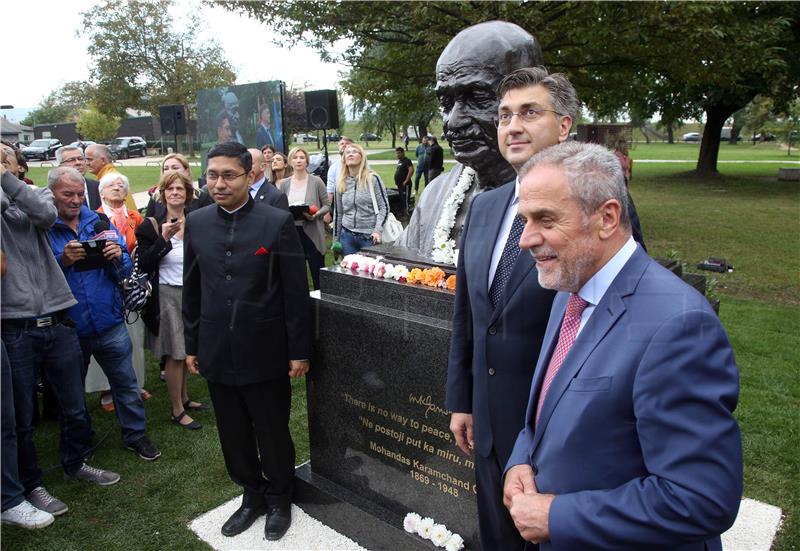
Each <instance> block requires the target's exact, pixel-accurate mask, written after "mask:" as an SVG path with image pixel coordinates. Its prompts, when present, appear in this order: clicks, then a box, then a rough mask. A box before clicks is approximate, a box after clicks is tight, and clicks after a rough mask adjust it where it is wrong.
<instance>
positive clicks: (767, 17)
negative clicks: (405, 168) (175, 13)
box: [225, 0, 800, 174]
mask: <svg viewBox="0 0 800 551" xmlns="http://www.w3.org/2000/svg"><path fill="white" fill-rule="evenodd" d="M225 5H226V7H228V8H229V9H232V10H236V11H239V12H242V13H246V14H249V15H251V16H252V17H255V18H257V19H260V20H261V21H264V22H265V23H267V24H269V25H271V26H272V27H273V28H274V29H275V30H276V36H278V37H281V40H282V41H283V42H284V43H288V44H291V43H294V42H298V41H304V42H306V43H307V44H309V45H311V46H313V47H315V48H316V49H317V51H318V52H320V55H321V57H322V58H323V59H330V58H331V57H332V56H333V55H334V54H332V51H333V50H332V49H331V45H332V44H334V43H336V42H337V41H339V40H345V41H346V42H345V43H346V44H347V47H346V49H345V51H344V52H343V53H342V54H341V55H340V56H339V58H338V60H339V61H341V62H344V63H346V64H348V65H350V66H351V67H353V71H352V72H351V74H350V76H349V77H348V78H347V80H346V82H345V87H346V88H347V89H348V91H349V93H351V94H354V95H355V97H363V98H364V99H366V100H368V101H370V102H373V103H377V102H378V101H377V100H376V99H375V98H374V97H373V96H374V95H375V94H381V93H383V92H385V91H387V90H390V91H392V92H396V93H399V94H401V95H402V96H403V97H406V98H408V99H409V101H410V102H412V104H414V105H423V104H425V102H428V104H430V102H432V101H433V94H432V93H431V90H432V86H433V84H434V80H435V78H434V68H435V64H436V59H437V58H438V55H439V53H440V52H441V51H442V49H443V48H444V46H445V45H446V44H447V42H448V41H449V40H450V39H451V38H452V37H453V36H454V35H455V34H456V33H457V32H458V31H460V30H462V29H463V28H465V27H467V26H469V25H473V24H475V23H480V22H482V21H489V20H494V19H500V20H505V21H513V22H515V23H517V24H518V25H520V26H522V27H523V28H525V29H527V30H528V31H529V32H531V33H532V34H533V35H534V36H536V38H537V39H538V40H539V41H540V43H541V44H542V50H543V52H544V56H545V63H546V64H547V65H548V67H549V68H550V69H551V70H558V71H562V72H565V73H566V74H567V75H568V76H569V77H570V79H571V80H572V82H573V83H574V84H575V87H576V88H577V90H578V92H579V95H580V97H581V99H582V100H583V101H584V103H585V104H586V105H587V107H588V108H589V109H590V110H592V111H593V112H594V113H596V114H597V115H598V116H601V117H603V116H611V115H616V114H618V113H621V112H625V111H627V112H629V113H636V114H637V115H638V116H639V117H641V118H645V119H646V118H649V117H650V116H652V115H653V114H655V113H656V112H659V113H662V119H663V120H664V121H665V123H667V124H669V123H673V122H675V121H677V120H679V119H681V118H689V117H695V116H699V115H701V114H702V113H705V117H706V125H707V127H706V131H705V132H704V135H703V142H702V144H701V148H700V154H699V158H698V164H697V171H698V172H700V173H704V174H707V173H715V172H716V161H717V156H718V154H719V134H720V130H721V129H722V125H723V124H724V123H725V120H726V119H727V118H728V117H730V115H731V114H733V113H734V112H735V111H736V110H738V109H740V108H742V107H744V106H745V105H746V104H747V103H748V102H749V101H750V100H751V99H752V98H753V97H755V96H756V95H757V94H759V93H769V94H770V95H771V96H773V95H774V96H777V95H779V96H781V100H780V102H781V103H785V102H786V101H788V100H789V99H790V98H792V97H796V96H797V95H798V87H797V83H798V81H800V78H799V77H798V75H800V56H797V55H796V52H797V51H800V3H780V2H442V1H430V2H327V1H324V0H307V1H295V2H284V1H283V0H265V1H264V2H258V3H256V2H234V1H229V2H225ZM792 52H795V53H794V54H793V53H792ZM354 74H355V77H357V79H356V78H355V77H354ZM354 80H358V81H359V82H362V83H364V86H363V88H365V89H367V88H368V89H370V90H371V95H368V94H367V93H364V95H363V96H362V95H359V94H361V92H360V91H357V90H356V88H355V86H354V84H355V83H353V81H354Z"/></svg>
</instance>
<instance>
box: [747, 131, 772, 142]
mask: <svg viewBox="0 0 800 551" xmlns="http://www.w3.org/2000/svg"><path fill="white" fill-rule="evenodd" d="M776 139H778V138H777V136H775V134H771V133H769V132H764V137H763V141H765V142H774V141H775V140H776ZM753 140H754V141H756V142H760V141H762V137H761V134H756V135H755V137H754V138H753Z"/></svg>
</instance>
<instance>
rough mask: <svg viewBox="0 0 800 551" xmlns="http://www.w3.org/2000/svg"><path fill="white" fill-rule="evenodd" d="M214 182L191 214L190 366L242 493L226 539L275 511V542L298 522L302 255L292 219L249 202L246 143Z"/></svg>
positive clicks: (305, 314)
mask: <svg viewBox="0 0 800 551" xmlns="http://www.w3.org/2000/svg"><path fill="white" fill-rule="evenodd" d="M206 175H207V179H208V185H209V187H210V192H211V194H212V195H213V196H214V201H215V202H216V205H212V206H208V207H205V208H201V209H198V210H196V211H194V212H192V213H190V214H189V215H188V217H187V219H186V230H185V235H184V287H183V318H184V325H185V333H186V353H187V358H186V363H187V365H188V367H189V369H190V370H191V371H193V372H194V373H197V372H198V370H199V372H200V373H201V374H202V375H203V377H205V378H206V380H207V382H208V388H209V393H210V395H211V400H212V402H213V403H214V412H215V414H216V417H217V425H218V430H219V438H220V443H221V445H222V454H223V456H224V457H225V465H226V467H227V469H228V474H229V475H230V477H231V479H232V480H233V481H234V482H235V483H237V484H239V485H240V486H242V487H243V488H244V498H243V500H242V505H241V507H240V508H239V509H238V510H237V511H236V512H235V513H234V514H233V516H231V517H230V519H228V521H227V522H225V524H224V525H223V527H222V533H223V534H224V535H226V536H234V535H236V534H239V533H241V532H242V531H244V530H246V529H247V528H248V527H249V526H250V525H251V524H252V523H253V522H254V521H255V519H256V518H258V517H259V516H261V515H263V514H264V513H267V522H266V525H265V529H264V531H265V536H266V538H267V539H269V540H277V539H280V538H281V537H282V536H283V534H284V533H286V530H288V528H289V525H290V523H291V500H292V487H293V477H294V460H295V453H294V444H293V443H292V438H291V435H290V434H289V411H290V405H291V386H290V384H289V380H290V377H300V376H303V375H305V373H306V372H307V371H308V367H309V361H308V358H309V357H310V356H311V317H310V314H311V311H310V299H309V296H308V288H307V285H306V275H305V264H304V255H303V248H302V246H301V245H300V239H299V238H298V236H297V231H296V230H295V226H294V220H293V219H292V216H291V215H290V214H289V213H288V212H287V211H284V210H281V209H277V208H275V207H272V206H270V205H267V204H264V203H260V202H255V201H253V199H252V198H251V197H250V195H249V193H248V188H249V186H250V184H252V182H253V170H252V157H251V156H250V153H249V152H248V151H247V149H246V148H245V147H244V146H243V145H241V144H238V143H234V142H228V143H224V144H218V145H216V146H214V147H213V148H212V149H211V151H210V152H209V154H208V171H207V173H206Z"/></svg>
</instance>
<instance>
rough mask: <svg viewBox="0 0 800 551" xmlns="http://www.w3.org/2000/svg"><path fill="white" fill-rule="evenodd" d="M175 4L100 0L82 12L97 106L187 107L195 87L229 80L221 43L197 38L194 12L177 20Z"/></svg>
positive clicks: (119, 110) (110, 109)
mask: <svg viewBox="0 0 800 551" xmlns="http://www.w3.org/2000/svg"><path fill="white" fill-rule="evenodd" d="M179 5H180V6H181V7H184V8H186V7H188V8H189V9H191V7H192V4H186V3H183V4H179ZM176 6H177V5H174V3H173V2H172V1H171V0H153V1H145V0H127V1H125V2H116V1H113V0H102V2H100V3H99V4H97V5H95V6H94V7H92V8H90V9H89V10H87V11H85V12H83V13H82V16H83V26H84V30H83V31H82V32H83V33H84V34H86V35H88V37H89V49H88V52H89V55H90V56H91V58H92V78H93V79H94V81H95V83H96V92H95V94H94V101H95V104H96V107H97V109H99V110H100V111H102V112H104V113H109V114H118V115H123V114H124V112H125V109H126V108H133V109H138V110H144V111H148V112H150V113H158V107H159V106H160V105H164V104H171V103H182V104H185V105H187V106H188V107H189V109H190V110H191V108H192V106H193V105H194V103H195V101H196V95H197V91H198V90H201V89H203V88H216V87H219V86H226V85H230V84H233V83H234V81H235V79H236V76H235V74H234V73H233V71H232V70H231V67H230V63H229V62H228V61H227V60H226V59H225V56H224V53H223V51H222V49H221V48H220V46H219V45H218V44H217V43H216V42H215V41H204V42H203V43H202V44H200V43H199V42H198V40H197V35H198V33H199V32H200V30H201V22H200V19H199V17H198V15H197V14H196V13H189V14H186V16H185V17H184V18H183V19H176V18H175V17H174V15H175V13H176V11H177V9H178V8H177V7H176Z"/></svg>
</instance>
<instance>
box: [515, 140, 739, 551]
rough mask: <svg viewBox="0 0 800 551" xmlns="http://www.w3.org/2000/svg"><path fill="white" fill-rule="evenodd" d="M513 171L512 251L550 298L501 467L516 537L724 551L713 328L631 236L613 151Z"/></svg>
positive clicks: (725, 405) (557, 150) (721, 394)
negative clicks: (531, 267)
mask: <svg viewBox="0 0 800 551" xmlns="http://www.w3.org/2000/svg"><path fill="white" fill-rule="evenodd" d="M521 175H522V176H521V178H522V186H521V190H520V208H519V212H520V215H521V216H522V217H523V218H524V219H525V228H524V231H523V234H522V237H521V240H520V246H521V247H522V248H523V249H528V252H530V254H531V255H532V256H533V258H534V259H535V261H536V266H537V268H538V270H539V282H540V283H541V285H542V287H545V288H548V289H554V290H558V291H560V292H559V294H558V295H557V296H556V299H555V301H554V302H553V308H552V313H551V315H550V320H549V322H548V325H547V332H546V333H545V336H544V342H543V345H542V352H541V354H540V356H539V361H538V363H537V365H536V371H535V374H534V377H533V384H532V385H531V390H530V398H529V401H528V407H527V411H526V413H525V426H524V428H523V429H522V431H521V432H520V434H519V437H518V438H517V441H516V444H515V446H514V450H513V452H512V454H511V458H510V460H509V462H508V470H507V471H506V482H505V490H504V498H505V501H506V504H507V506H508V507H509V510H510V513H511V516H512V518H513V519H514V522H515V524H516V526H517V528H518V530H519V531H520V534H521V535H522V537H523V538H524V539H526V540H528V541H531V542H535V543H539V544H540V545H539V548H540V549H542V550H543V551H544V550H549V549H630V550H638V549H651V548H658V549H675V550H681V551H689V550H692V551H694V550H696V551H703V550H708V549H712V550H719V549H721V545H720V537H719V536H720V534H721V533H722V532H724V531H725V530H727V529H728V528H729V527H730V526H731V525H732V524H733V521H734V520H735V518H736V513H737V511H738V508H739V500H740V496H741V492H742V443H741V435H740V433H739V427H738V425H737V423H736V420H735V419H734V417H733V410H734V409H735V407H736V402H737V399H738V394H739V385H738V382H739V378H738V370H737V368H736V363H735V361H734V358H733V351H732V350H731V346H730V343H729V342H728V339H727V336H726V334H725V330H724V329H723V327H722V325H721V323H720V321H719V318H718V317H717V316H716V314H715V313H714V311H713V310H712V308H711V307H710V305H709V303H708V301H707V300H706V299H705V297H703V296H702V295H700V294H699V293H697V292H696V291H695V290H694V289H692V288H691V287H690V286H688V285H686V284H685V283H684V282H683V281H681V279H680V278H678V277H676V276H675V275H674V274H672V273H671V272H669V271H667V270H665V269H664V268H663V267H661V266H660V265H659V264H658V263H657V262H655V261H654V260H652V259H651V258H650V257H648V256H647V254H646V253H645V252H644V250H643V249H642V248H641V246H640V245H637V243H636V242H635V241H634V239H633V238H632V236H631V223H630V217H629V216H628V212H627V208H626V202H627V192H626V189H625V182H624V179H623V176H622V169H621V167H620V164H619V162H618V161H617V159H616V157H615V155H614V154H613V153H611V152H610V151H608V150H607V149H605V148H604V147H601V146H599V145H594V144H582V143H578V142H570V143H567V144H563V145H560V146H557V147H551V148H548V149H547V150H545V151H542V152H541V153H540V154H538V155H536V156H535V157H534V158H533V159H531V161H529V163H528V164H526V165H525V167H523V169H522V171H521ZM526 256H528V255H526Z"/></svg>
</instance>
